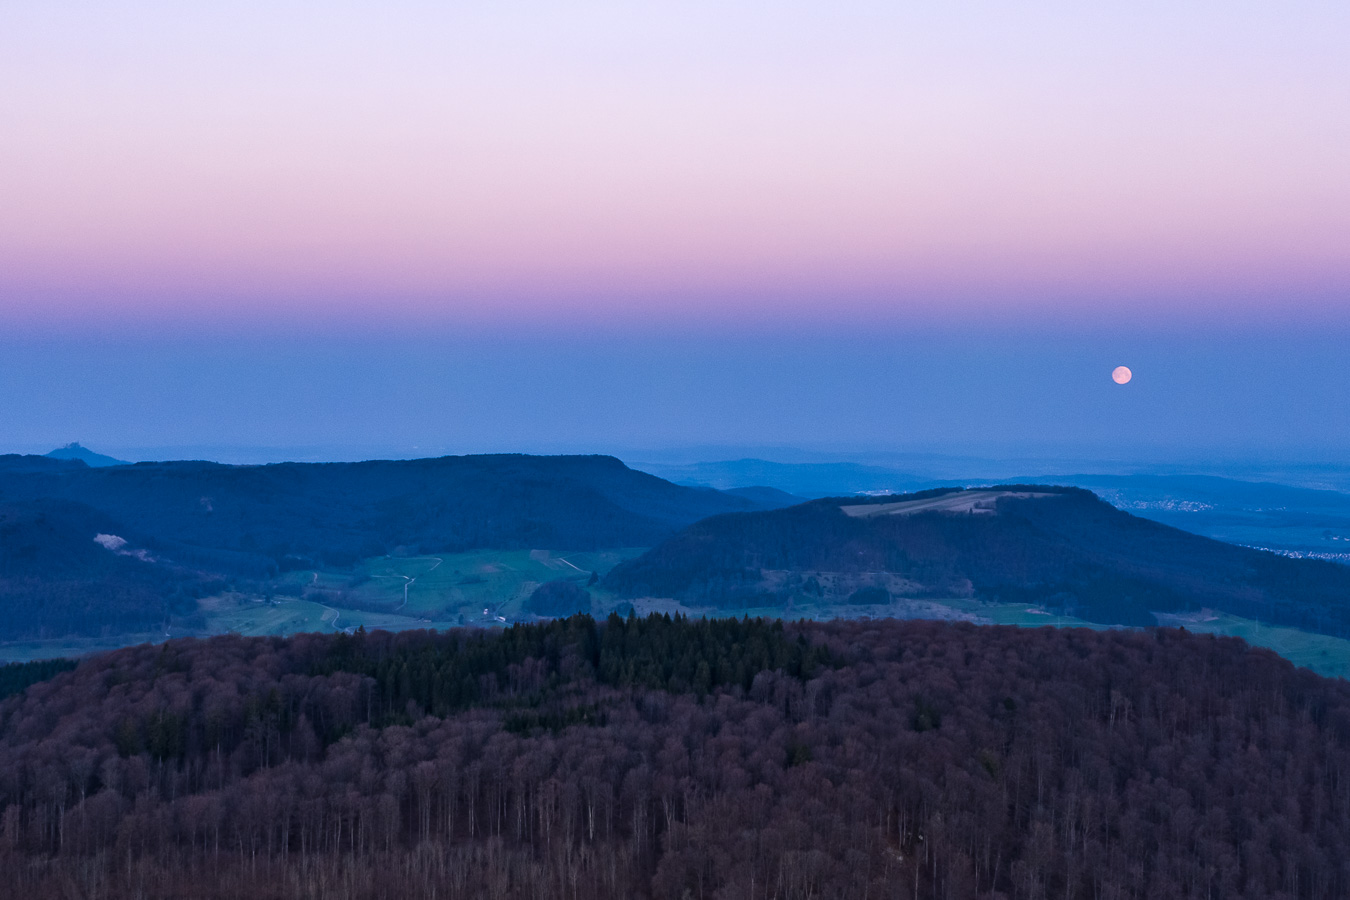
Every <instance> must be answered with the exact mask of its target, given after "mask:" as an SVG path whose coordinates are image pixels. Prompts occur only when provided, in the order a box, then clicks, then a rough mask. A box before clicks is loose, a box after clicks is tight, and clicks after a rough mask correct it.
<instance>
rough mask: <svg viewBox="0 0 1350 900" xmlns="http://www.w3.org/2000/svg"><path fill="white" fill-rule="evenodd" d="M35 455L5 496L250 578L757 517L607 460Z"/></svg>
mask: <svg viewBox="0 0 1350 900" xmlns="http://www.w3.org/2000/svg"><path fill="white" fill-rule="evenodd" d="M32 459H33V458H30V457H20V458H17V459H16V460H14V461H12V462H10V463H8V464H5V465H0V500H6V499H7V500H24V501H34V502H37V501H44V502H45V501H49V500H65V501H74V502H79V503H84V504H87V505H88V506H90V507H93V508H94V509H96V510H98V511H99V512H101V513H103V514H104V515H106V516H108V517H109V518H111V519H112V520H114V521H115V522H117V523H118V526H119V527H121V528H124V529H128V530H130V531H134V532H136V533H137V534H139V535H142V536H143V538H144V541H145V542H146V546H147V547H148V548H149V549H151V550H154V551H160V552H163V553H165V554H167V555H170V556H174V555H180V556H187V557H191V558H192V559H194V560H196V559H198V558H199V557H200V551H203V550H208V551H225V552H226V554H236V555H239V556H238V557H237V558H236V557H231V556H228V555H225V556H218V557H211V560H212V561H210V562H209V563H203V564H205V565H208V566H210V567H216V568H219V567H222V566H232V567H234V568H236V569H238V570H240V571H244V572H246V573H247V574H253V572H252V571H250V570H251V569H253V568H256V566H257V565H258V561H264V560H270V561H272V562H273V564H275V565H281V566H285V565H287V564H290V565H297V566H298V565H306V566H309V565H328V566H339V567H340V566H343V565H347V564H349V563H351V562H354V561H355V560H357V559H359V558H362V557H367V556H377V555H381V554H385V553H390V552H394V551H395V550H397V549H400V548H401V549H402V550H404V551H405V552H409V553H429V552H456V551H462V550H470V549H476V548H493V549H531V548H536V547H548V548H557V549H570V550H585V549H595V548H599V547H620V546H646V545H649V544H651V543H654V542H656V541H658V540H661V539H662V538H665V537H668V536H669V535H670V534H672V533H674V532H675V531H677V530H678V529H680V528H682V527H684V526H686V525H689V524H690V523H692V522H695V521H697V520H698V519H701V518H703V517H705V516H709V515H714V514H717V513H722V512H728V511H733V510H750V509H756V508H758V507H757V505H756V504H755V503H754V502H753V501H751V500H749V499H745V498H741V497H733V496H729V495H726V494H722V493H720V492H717V491H713V490H707V489H696V488H686V487H679V486H677V485H673V484H671V483H669V482H667V481H662V480H661V479H659V478H657V477H655V476H652V475H647V474H645V473H642V472H635V471H633V470H632V469H629V468H627V467H626V466H624V465H623V463H621V462H619V461H618V460H617V459H614V458H612V457H606V456H553V457H545V456H520V455H502V456H458V457H443V458H440V459H420V460H406V461H373V462H362V463H283V464H278V465H267V466H228V465H220V464H216V463H205V462H168V463H137V464H136V465H130V466H115V467H107V468H88V467H86V466H84V465H82V464H79V463H73V464H72V463H58V462H57V461H54V460H52V461H47V462H50V463H51V465H47V464H46V463H43V464H38V463H34V462H32V461H31V460H32ZM249 558H251V559H252V560H254V562H249Z"/></svg>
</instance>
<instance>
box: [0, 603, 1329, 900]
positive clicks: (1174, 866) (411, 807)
mask: <svg viewBox="0 0 1350 900" xmlns="http://www.w3.org/2000/svg"><path fill="white" fill-rule="evenodd" d="M60 668H61V667H60V666H52V667H49V668H48V669H44V670H42V671H39V672H31V673H30V672H29V671H28V667H25V668H24V670H23V671H21V672H15V673H14V679H13V680H15V681H16V683H17V684H18V685H20V686H21V685H22V684H23V683H24V682H25V681H31V680H32V678H34V677H48V678H50V679H51V680H49V681H46V682H44V683H39V684H34V685H32V686H29V687H27V689H26V691H24V692H23V693H22V694H19V695H16V696H12V697H9V698H7V699H5V700H3V701H0V810H2V811H3V812H0V871H3V873H4V878H5V887H6V890H7V891H8V892H9V894H8V895H12V896H20V897H24V898H27V900H48V898H53V900H55V898H65V897H91V898H94V897H97V898H104V900H120V898H132V897H164V898H168V897H188V896H190V897H194V898H200V900H213V898H222V900H223V898H234V897H278V898H279V897H299V896H303V897H315V898H339V897H341V898H348V900H376V898H391V897H437V896H439V897H503V898H515V897H520V898H524V897H585V898H593V900H617V898H625V900H626V898H650V900H683V898H690V897H700V896H701V897H708V898H714V897H745V898H751V897H754V898H763V897H774V898H781V900H805V898H822V897H828V898H834V900H854V898H856V900H865V898H875V897H897V896H898V897H907V898H908V897H924V898H929V897H941V898H952V900H974V898H986V900H994V898H1042V897H1055V898H1064V900H1100V898H1127V897H1137V898H1144V897H1147V898H1155V897H1156V898H1202V897H1203V898H1219V897H1224V898H1235V897H1245V898H1272V900H1273V898H1281V900H1333V898H1341V897H1345V896H1350V866H1347V863H1346V860H1347V859H1350V790H1347V781H1346V779H1347V773H1350V685H1347V683H1346V682H1344V681H1339V680H1328V679H1323V678H1320V677H1318V676H1316V675H1313V674H1312V673H1310V672H1308V671H1306V670H1296V669H1295V668H1294V667H1293V666H1292V665H1290V664H1289V663H1288V662H1286V661H1284V660H1281V659H1279V658H1278V657H1276V656H1275V655H1274V654H1273V653H1270V652H1267V651H1262V650H1251V649H1249V648H1247V647H1246V645H1245V644H1243V643H1242V642H1241V641H1239V640H1236V639H1231V638H1214V637H1211V636H1196V635H1189V634H1186V633H1185V632H1180V631H1170V630H1159V631H1119V630H1117V631H1105V632H1094V631H1088V630H1084V629H1049V628H1046V629H1034V630H1033V629H1021V628H1011V627H975V626H972V625H969V624H965V623H957V624H953V623H939V622H920V621H910V622H896V621H852V622H848V621H844V622H833V623H828V624H803V625H796V626H786V627H785V626H783V625H782V624H781V623H777V622H766V621H762V620H715V621H690V620H686V619H681V618H679V617H676V618H674V619H670V618H665V617H655V616H653V617H650V618H647V619H636V618H629V619H627V620H624V619H619V618H618V617H615V616H612V617H610V619H609V620H608V621H607V622H604V623H599V624H597V623H595V622H593V621H591V620H590V619H589V618H586V617H577V618H573V619H569V620H564V621H556V622H551V623H547V624H541V625H531V626H516V627H513V628H509V629H506V630H505V631H502V632H466V631H452V632H448V633H440V634H436V633H429V632H404V633H402V634H398V635H390V634H386V633H379V632H377V633H371V634H357V635H355V636H353V637H347V636H345V635H337V636H333V635H329V636H321V635H306V636H302V637H296V638H292V639H290V640H281V639H269V638H251V639H249V638H236V637H231V638H216V639H212V640H209V641H204V642H198V641H192V640H178V641H173V642H170V643H168V644H166V645H162V646H155V647H150V646H141V647H134V648H128V649H125V650H120V651H116V652H114V653H111V654H107V655H104V656H100V657H95V658H91V659H88V660H85V661H83V662H81V663H80V665H79V667H78V668H77V669H75V670H74V671H73V672H65V673H63V674H55V673H56V672H57V671H59V669H60ZM53 675H55V677H52V676H53Z"/></svg>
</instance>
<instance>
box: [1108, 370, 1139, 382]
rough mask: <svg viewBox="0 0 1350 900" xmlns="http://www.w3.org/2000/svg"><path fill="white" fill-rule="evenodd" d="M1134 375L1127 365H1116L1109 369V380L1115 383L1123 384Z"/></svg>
mask: <svg viewBox="0 0 1350 900" xmlns="http://www.w3.org/2000/svg"><path fill="white" fill-rule="evenodd" d="M1133 377H1134V373H1133V372H1131V371H1130V370H1129V368H1128V367H1127V366H1116V367H1115V369H1113V370H1112V371H1111V380H1112V381H1114V382H1115V383H1116V384H1124V383H1125V382H1127V381H1129V380H1130V379H1131V378H1133Z"/></svg>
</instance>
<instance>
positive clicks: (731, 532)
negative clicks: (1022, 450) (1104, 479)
mask: <svg viewBox="0 0 1350 900" xmlns="http://www.w3.org/2000/svg"><path fill="white" fill-rule="evenodd" d="M999 490H1000V491H1002V490H1011V491H1014V492H1015V491H1017V487H1016V486H1012V487H1009V486H1000V488H999ZM1021 492H1023V493H1034V494H1040V495H1042V496H1029V497H1023V498H1018V497H1015V496H1010V497H1003V498H1001V499H997V500H996V501H992V503H993V506H994V509H992V510H989V511H984V510H979V511H977V512H980V513H982V514H969V513H950V512H943V511H929V512H919V513H914V514H908V515H884V514H878V515H873V516H865V515H856V514H855V515H849V514H846V513H845V512H844V509H843V507H845V506H848V507H858V506H860V505H863V504H872V505H876V506H877V507H879V508H884V507H885V506H887V505H891V504H896V503H898V502H903V501H905V500H907V499H908V500H922V499H927V498H940V497H943V496H946V495H953V494H959V493H960V492H959V490H953V489H941V490H936V491H927V492H923V493H920V494H912V495H907V496H890V497H877V498H870V499H863V500H860V499H857V498H836V499H827V500H816V501H812V502H810V503H805V504H801V505H799V506H794V507H790V508H787V509H781V510H773V511H767V512H752V513H744V514H733V515H723V516H717V517H713V518H709V519H706V520H704V521H702V522H698V523H696V524H694V525H692V526H690V527H689V528H687V529H686V530H685V531H683V532H681V533H680V534H678V535H676V536H675V537H672V538H670V539H669V540H667V541H665V542H663V543H661V544H659V545H658V546H656V547H655V548H653V549H652V550H650V551H648V552H647V553H646V554H644V555H643V556H640V557H638V558H637V559H634V560H631V561H629V562H627V563H624V564H622V565H620V566H618V567H616V568H615V569H614V570H613V571H612V572H610V573H609V575H608V576H607V578H606V580H605V585H606V586H607V587H609V588H610V589H612V590H614V591H616V592H618V593H620V594H621V595H624V596H629V597H640V596H658V597H675V598H678V599H681V600H685V601H687V602H690V603H693V604H700V605H701V604H712V605H719V604H721V605H732V606H735V605H745V604H750V605H769V604H775V603H778V604H781V603H785V602H787V601H788V600H790V599H792V598H793V597H794V596H795V597H803V598H807V599H812V598H815V599H819V598H820V597H821V595H822V592H823V590H824V588H822V586H821V581H822V576H823V575H826V574H829V575H835V576H841V577H840V578H838V579H837V580H838V581H839V583H840V584H842V585H844V586H845V588H846V589H847V590H857V589H860V588H863V587H867V586H869V585H872V584H873V583H874V582H876V583H877V584H882V585H884V584H885V583H886V582H885V581H884V580H880V576H882V575H884V574H887V573H889V574H892V575H895V576H898V577H899V578H901V579H904V580H905V581H907V582H909V583H910V585H911V586H910V587H908V588H906V590H908V591H910V593H911V594H912V595H917V596H928V597H943V596H948V597H955V596H974V597H977V598H980V599H987V600H996V601H1013V602H1019V603H1020V602H1027V603H1034V604H1037V605H1041V604H1045V605H1048V606H1050V607H1052V608H1056V609H1059V610H1062V611H1064V612H1065V613H1066V614H1070V615H1075V616H1079V617H1082V618H1085V619H1088V620H1089V621H1093V622H1103V623H1110V624H1123V625H1151V624H1154V621H1155V620H1154V619H1153V617H1152V615H1151V613H1152V612H1154V611H1159V612H1174V611H1178V610H1187V609H1200V608H1212V609H1219V610H1223V611H1226V612H1230V613H1233V614H1235V615H1239V616H1245V617H1247V618H1253V619H1260V620H1262V621H1265V622H1271V623H1276V624H1284V625H1292V626H1295V627H1299V628H1306V629H1309V630H1312V631H1319V632H1323V633H1328V634H1338V635H1346V634H1350V567H1346V566H1341V565H1337V564H1334V563H1330V562H1324V561H1320V560H1306V559H1289V558H1286V557H1282V556H1277V555H1275V554H1271V553H1265V552H1261V551H1256V550H1250V549H1248V548H1245V547H1239V546H1235V545H1232V544H1225V543H1222V542H1220V541H1215V540H1211V539H1209V538H1205V537H1201V536H1199V535H1195V534H1191V533H1189V532H1184V531H1180V530H1178V529H1175V528H1170V527H1168V526H1166V525H1161V524H1159V523H1157V522H1152V521H1149V520H1147V519H1141V518H1138V517H1135V516H1132V515H1130V514H1128V513H1125V512H1122V511H1121V510H1118V509H1116V508H1115V507H1113V506H1111V505H1110V504H1108V503H1105V502H1104V501H1102V500H1100V499H1098V498H1097V497H1096V496H1094V495H1093V494H1092V493H1090V492H1088V491H1084V490H1080V489H1077V488H1063V487H1045V486H1022V488H1021ZM854 512H855V513H856V512H857V510H856V509H855V510H854ZM783 572H787V573H790V574H794V575H795V577H790V578H784V577H783V576H782V575H781V574H779V575H778V576H777V578H776V580H775V579H774V578H771V577H770V574H771V573H783ZM836 590H838V588H836ZM840 599H841V600H843V599H845V598H844V597H843V596H841V597H840ZM869 602H871V601H869Z"/></svg>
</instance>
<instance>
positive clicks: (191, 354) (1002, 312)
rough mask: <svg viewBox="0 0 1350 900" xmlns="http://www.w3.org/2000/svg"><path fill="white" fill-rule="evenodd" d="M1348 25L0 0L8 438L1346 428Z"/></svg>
mask: <svg viewBox="0 0 1350 900" xmlns="http://www.w3.org/2000/svg"><path fill="white" fill-rule="evenodd" d="M1348 33H1350V6H1347V5H1346V4H1345V3H1343V2H1317V0H1314V2H1306V3H1298V4H1270V3H1250V2H1245V0H1237V2H1226V3H1222V4H1219V3H1195V4H1164V3H1152V2H1149V3H1136V4H1081V3H1080V4H1071V3H1060V2H1056V3H1050V4H1048V5H1047V4H1041V5H1037V6H1036V7H1035V8H1034V9H1032V8H1025V7H1023V6H1020V5H1010V4H1006V3H994V2H988V0H965V2H955V3H944V4H930V5H927V6H925V5H923V4H894V3H880V2H870V0H842V2H836V3H828V4H822V3H797V2H788V3H782V2H779V3H767V2H762V0H750V2H738V3H731V4H727V3H712V2H707V0H693V2H688V3H679V4H631V3H617V2H611V0H579V2H573V3H566V4H545V3H539V2H534V0H523V2H518V3H517V2H509V3H495V4H432V3H425V2H420V0H415V2H408V3H397V4H393V5H389V4H374V3H369V2H364V0H352V2H346V0H344V2H339V3H335V4H328V5H326V6H324V7H322V8H319V7H317V6H315V5H313V4H304V3H298V2H293V0H282V2H276V3H267V4H256V3H243V4H240V3H225V4H182V3H178V4H173V3H164V2H159V0H127V2H119V3H115V4H73V3H66V2H37V0H13V2H9V3H6V4H3V5H2V6H0V121H3V123H4V125H3V133H2V134H0V198H3V202H0V449H6V450H26V451H30V452H47V451H49V450H51V449H52V448H54V447H57V446H61V445H64V444H67V443H69V442H71V441H80V442H81V443H83V444H84V445H85V446H87V447H90V448H91V449H93V450H95V451H98V452H102V453H107V454H111V455H113V456H117V457H120V458H133V459H139V458H146V457H155V456H160V457H163V456H179V457H181V456H206V457H210V458H216V459H231V460H235V461H260V460H269V459H285V458H302V459H353V458H367V457H371V456H404V457H407V456H419V455H435V454H441V453H462V452H478V451H503V450H506V451H515V450H521V451H569V452H613V453H618V454H620V455H621V456H623V457H624V458H625V459H630V460H633V459H636V460H639V461H642V460H645V461H657V460H665V461H666V462H677V461H679V460H680V459H683V460H685V461H697V460H719V459H734V458H737V457H738V456H757V457H764V458H772V459H784V454H785V453H788V451H789V449H791V450H794V451H802V452H806V453H808V455H810V454H814V456H811V458H813V459H819V458H821V454H831V453H833V454H844V455H845V456H846V457H848V458H851V459H855V460H857V461H866V460H865V459H864V458H863V457H862V456H859V454H864V455H865V454H895V453H937V454H945V455H949V456H959V457H962V458H972V457H980V458H986V459H996V460H998V459H1001V460H1009V459H1013V458H1019V459H1022V458H1026V459H1032V460H1037V459H1059V460H1064V459H1072V460H1079V459H1085V460H1100V461H1103V464H1105V463H1113V464H1116V465H1117V466H1120V465H1124V466H1128V465H1133V464H1139V463H1159V462H1167V461H1177V460H1192V461H1194V460H1199V461H1201V462H1207V463H1214V462H1222V461H1226V460H1234V459H1242V460H1248V461H1250V460H1263V459H1278V460H1286V461H1287V460H1294V461H1299V460H1304V461H1307V460H1327V459H1331V460H1337V459H1346V458H1350V380H1348V379H1347V376H1346V373H1347V372H1350V349H1347V348H1350V153H1347V152H1346V147H1347V146H1350V53H1347V52H1346V47H1345V35H1346V34H1348ZM1120 365H1125V366H1128V367H1129V368H1130V369H1131V370H1132V371H1133V373H1134V377H1133V379H1132V380H1131V381H1130V383H1129V384H1127V385H1116V384H1113V383H1112V382H1111V379H1110V373H1111V371H1112V369H1113V368H1114V367H1116V366H1120ZM698 448H704V449H705V450H706V451H707V452H704V450H700V449H698ZM775 448H776V449H775ZM789 455H790V454H789ZM785 461H791V460H785ZM1066 465H1068V464H1067V463H1066ZM1075 468H1077V470H1078V471H1087V470H1088V469H1086V468H1082V467H1075ZM1038 470H1039V471H1046V470H1047V468H1046V467H1041V466H1035V465H1020V464H1019V465H1018V466H1017V468H1016V470H1015V471H1021V472H1034V471H1038ZM1071 470H1072V469H1071Z"/></svg>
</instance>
